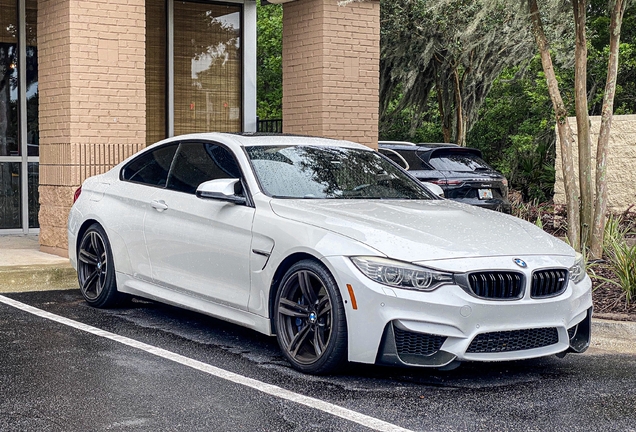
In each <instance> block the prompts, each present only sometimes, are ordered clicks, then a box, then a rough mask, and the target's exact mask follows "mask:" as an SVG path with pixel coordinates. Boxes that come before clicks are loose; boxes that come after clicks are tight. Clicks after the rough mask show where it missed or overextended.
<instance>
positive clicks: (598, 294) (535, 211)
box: [510, 192, 636, 321]
mask: <svg viewBox="0 0 636 432" xmlns="http://www.w3.org/2000/svg"><path fill="white" fill-rule="evenodd" d="M510 201H511V203H512V207H513V210H512V213H513V215H515V216H517V217H520V218H522V219H525V220H527V221H530V222H532V223H534V224H537V225H538V226H540V227H541V228H543V230H544V231H546V232H548V233H550V234H552V235H554V236H555V237H559V238H561V239H564V238H565V235H566V226H565V223H566V218H565V209H564V208H563V206H555V205H554V204H552V203H536V202H535V203H524V202H522V200H521V199H520V194H515V193H514V192H513V193H511V197H510ZM620 216H621V218H622V225H623V226H624V227H625V228H627V229H626V230H625V231H627V234H626V235H625V241H626V242H627V244H629V245H633V244H636V209H635V208H634V207H630V208H629V209H627V211H626V212H624V213H623V214H622V215H620ZM588 274H589V275H590V277H591V279H592V301H593V303H594V316H595V317H597V318H604V319H611V320H617V321H636V298H632V300H631V302H627V299H626V296H625V291H623V289H622V288H621V287H620V286H619V285H618V283H619V278H618V277H617V276H616V274H615V272H614V270H613V268H612V266H611V264H610V263H609V261H608V260H606V259H605V260H602V261H600V262H595V263H593V264H591V265H590V266H589V268H588Z"/></svg>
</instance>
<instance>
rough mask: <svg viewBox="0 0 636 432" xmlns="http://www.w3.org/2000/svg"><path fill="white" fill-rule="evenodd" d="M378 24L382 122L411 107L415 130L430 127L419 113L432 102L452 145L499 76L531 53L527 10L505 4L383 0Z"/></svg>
mask: <svg viewBox="0 0 636 432" xmlns="http://www.w3.org/2000/svg"><path fill="white" fill-rule="evenodd" d="M381 23H382V24H381V25H382V28H381V59H380V93H381V117H384V118H386V117H389V118H391V117H393V116H394V115H395V114H396V113H399V114H400V115H403V114H406V115H408V114H409V113H408V112H407V113H403V112H402V111H403V110H404V109H410V110H412V114H414V115H412V116H411V119H410V122H409V123H411V125H415V128H417V126H418V125H417V124H416V123H417V122H418V121H419V122H426V121H427V119H426V117H427V116H419V115H417V113H418V112H424V111H427V109H428V108H429V105H430V103H429V101H430V99H431V97H433V100H434V101H435V105H436V106H437V111H438V115H439V118H440V122H441V125H442V128H443V130H444V131H445V132H446V134H447V135H448V138H449V139H451V140H452V141H455V142H462V140H463V138H464V137H465V133H463V132H465V130H466V128H467V129H470V127H471V126H472V124H473V123H474V121H475V120H476V118H477V113H478V110H479V107H480V105H481V104H482V102H483V101H484V98H485V97H486V95H487V94H488V91H489V90H490V86H491V84H492V82H493V81H494V79H495V78H496V77H497V76H498V74H499V72H500V71H501V70H502V69H503V68H504V67H505V66H506V65H515V64H519V63H520V62H522V61H523V60H524V59H525V58H527V57H528V56H531V55H532V52H533V40H532V35H531V34H530V32H529V25H528V24H529V21H528V20H527V17H526V13H525V10H523V8H515V7H510V6H509V3H508V2H506V1H504V0H471V1H468V0H402V1H394V0H384V1H382V2H381ZM391 106H394V109H391ZM459 108H461V113H462V115H461V118H459V117H458V115H457V113H458V112H459ZM385 121H386V120H385ZM413 129H414V128H413V126H411V132H412V133H413Z"/></svg>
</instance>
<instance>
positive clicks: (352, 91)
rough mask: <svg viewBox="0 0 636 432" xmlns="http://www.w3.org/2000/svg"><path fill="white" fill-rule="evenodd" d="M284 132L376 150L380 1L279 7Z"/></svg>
mask: <svg viewBox="0 0 636 432" xmlns="http://www.w3.org/2000/svg"><path fill="white" fill-rule="evenodd" d="M283 8H284V9H283V128H284V132H286V133H297V134H305V135H317V136H326V137H331V138H339V139H348V140H352V141H356V142H360V143H362V144H365V145H368V146H371V147H374V148H377V143H378V111H379V108H378V105H379V61H380V3H379V1H376V0H374V1H370V2H363V3H351V4H349V5H347V6H338V0H298V1H295V2H291V3H286V4H285V5H284V6H283Z"/></svg>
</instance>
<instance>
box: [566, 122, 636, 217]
mask: <svg viewBox="0 0 636 432" xmlns="http://www.w3.org/2000/svg"><path fill="white" fill-rule="evenodd" d="M569 121H570V125H571V127H572V132H573V134H574V137H575V138H576V136H577V130H576V118H574V117H571V118H569ZM590 121H591V124H592V127H591V136H592V159H593V160H592V185H594V179H595V176H596V169H595V168H596V143H597V141H598V132H599V128H600V125H601V118H600V117H599V116H596V117H590ZM557 139H558V135H557ZM578 166H579V160H578V150H577V149H576V148H575V149H574V167H575V171H576V173H577V175H578ZM635 168H636V115H617V116H614V118H613V119H612V129H611V131H610V141H609V157H608V160H607V183H608V185H607V187H608V201H607V203H608V210H609V211H611V212H613V213H620V212H623V211H625V210H626V209H627V208H629V207H630V206H632V205H636V169H635ZM554 202H555V203H556V204H565V189H564V186H563V169H562V165H561V149H560V145H559V143H558V142H557V156H556V181H555V184H554ZM632 210H636V209H635V208H632Z"/></svg>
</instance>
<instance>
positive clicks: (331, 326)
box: [275, 260, 347, 374]
mask: <svg viewBox="0 0 636 432" xmlns="http://www.w3.org/2000/svg"><path fill="white" fill-rule="evenodd" d="M275 324H276V337H277V339H278V344H279V346H280V348H281V350H282V351H283V354H284V355H285V357H287V359H288V360H289V362H290V363H291V364H292V366H293V367H294V368H295V369H297V370H299V371H301V372H305V373H312V374H326V373H329V372H333V371H334V370H336V369H337V368H338V367H339V366H341V365H342V364H343V363H344V361H345V360H346V354H347V325H346V319H345V312H344V306H343V304H342V298H341V297H340V293H339V291H338V287H337V285H336V282H335V280H334V279H333V276H332V275H331V274H330V273H329V271H328V270H327V269H326V268H325V266H323V265H322V264H320V263H318V262H316V261H313V260H303V261H300V262H298V263H296V264H294V265H293V266H292V267H291V268H290V269H289V270H288V271H287V273H285V276H284V277H283V279H282V281H281V284H280V289H279V290H278V293H277V295H276V310H275Z"/></svg>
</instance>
